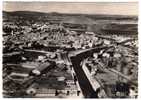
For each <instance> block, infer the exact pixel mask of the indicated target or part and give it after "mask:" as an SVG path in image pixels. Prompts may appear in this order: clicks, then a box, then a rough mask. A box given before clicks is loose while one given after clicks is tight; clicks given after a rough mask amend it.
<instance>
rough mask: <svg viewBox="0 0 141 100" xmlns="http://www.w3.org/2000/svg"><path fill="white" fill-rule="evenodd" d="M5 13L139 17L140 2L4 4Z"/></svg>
mask: <svg viewBox="0 0 141 100" xmlns="http://www.w3.org/2000/svg"><path fill="white" fill-rule="evenodd" d="M3 10H4V11H38V12H59V13H82V14H113V15H114V14H116V15H138V2H122V3H121V2H115V3H114V2H95V3H94V2H93V3H86V2H85V3H80V2H79V3H78V2H77V3H76V2H75V3H74V2H19V1H18V2H6V1H5V2H3Z"/></svg>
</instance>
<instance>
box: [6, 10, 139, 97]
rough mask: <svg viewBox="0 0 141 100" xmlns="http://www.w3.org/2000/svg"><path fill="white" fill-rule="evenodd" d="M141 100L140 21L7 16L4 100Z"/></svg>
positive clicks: (23, 14)
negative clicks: (140, 86)
mask: <svg viewBox="0 0 141 100" xmlns="http://www.w3.org/2000/svg"><path fill="white" fill-rule="evenodd" d="M137 96H138V17H137V16H125V15H124V16H123V15H121V16H120V15H89V14H61V13H56V12H53V13H41V12H31V11H15V12H6V11H3V97H5V98H20V97H22V98H29V97H30V98H31V97H32V98H137Z"/></svg>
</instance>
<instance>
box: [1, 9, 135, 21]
mask: <svg viewBox="0 0 141 100" xmlns="http://www.w3.org/2000/svg"><path fill="white" fill-rule="evenodd" d="M6 16H23V17H38V16H63V17H65V16H75V17H76V16H85V17H89V18H92V19H109V20H110V19H117V20H122V19H123V20H125V19H129V20H130V19H131V20H132V19H133V20H137V19H138V17H137V16H129V15H127V16H126V15H102V14H68V13H57V12H52V13H44V12H34V11H14V12H7V11H3V17H6Z"/></svg>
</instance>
